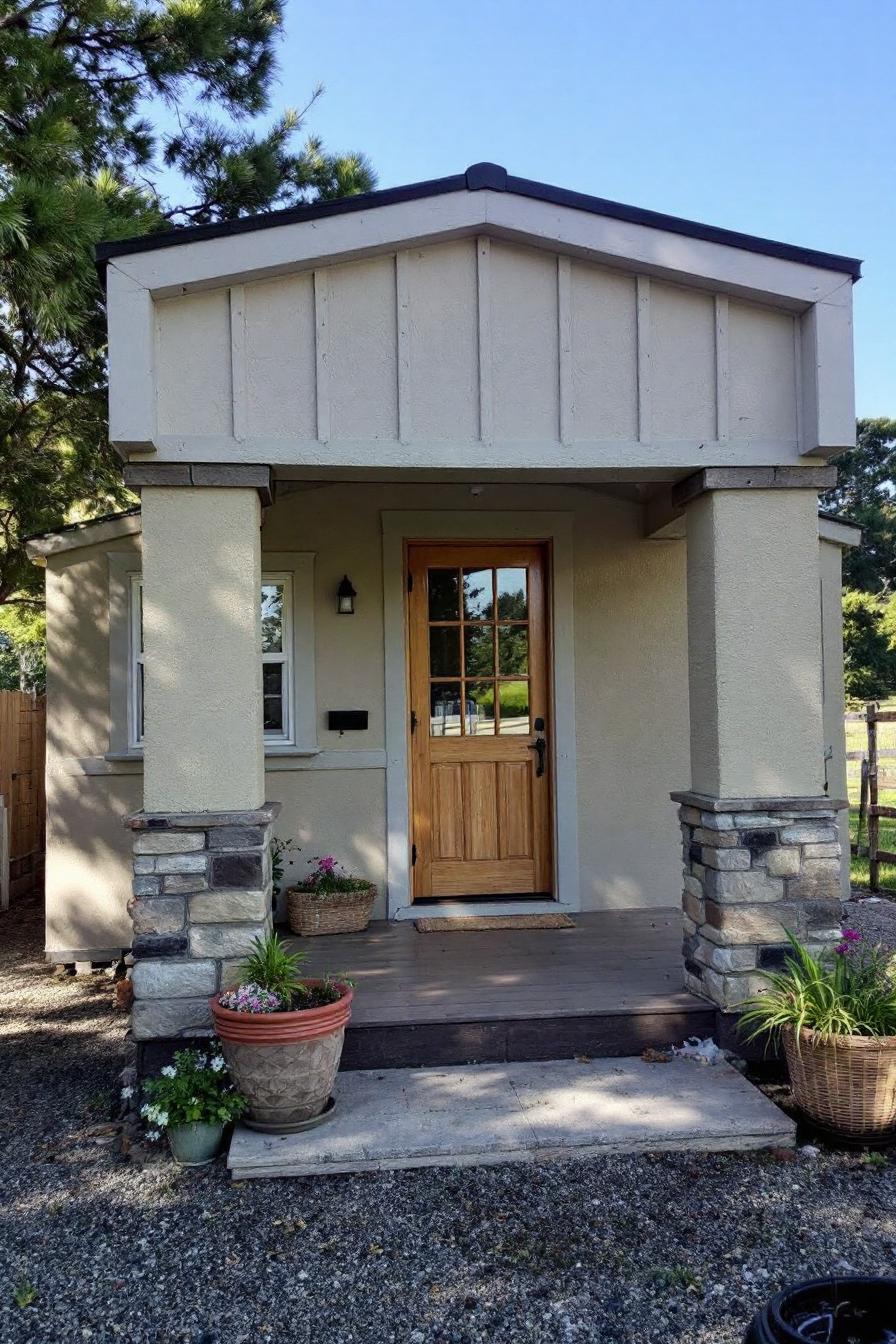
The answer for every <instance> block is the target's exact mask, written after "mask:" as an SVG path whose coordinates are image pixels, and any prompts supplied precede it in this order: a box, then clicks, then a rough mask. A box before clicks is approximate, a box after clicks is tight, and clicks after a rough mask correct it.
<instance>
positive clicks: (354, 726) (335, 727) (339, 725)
mask: <svg viewBox="0 0 896 1344" xmlns="http://www.w3.org/2000/svg"><path fill="white" fill-rule="evenodd" d="M327 727H328V728H329V730H330V732H331V733H350V732H357V731H358V730H359V729H361V728H366V727H367V710H366V709H330V710H328V711H327Z"/></svg>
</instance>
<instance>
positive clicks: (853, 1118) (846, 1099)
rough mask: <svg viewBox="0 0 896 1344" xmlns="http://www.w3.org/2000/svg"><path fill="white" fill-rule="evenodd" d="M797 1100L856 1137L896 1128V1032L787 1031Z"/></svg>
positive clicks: (833, 1126) (823, 1121)
mask: <svg viewBox="0 0 896 1344" xmlns="http://www.w3.org/2000/svg"><path fill="white" fill-rule="evenodd" d="M782 1037H783V1044H784V1053H785V1055H786V1057H787V1068H788V1070H789V1072H790V1082H791V1086H792V1087H793V1095H794V1099H795V1100H796V1103H797V1105H798V1106H800V1107H801V1108H802V1109H803V1110H804V1111H805V1112H806V1114H807V1115H808V1116H809V1117H810V1118H811V1119H812V1120H816V1121H818V1123H819V1124H822V1125H825V1126H827V1127H828V1128H829V1129H833V1130H836V1131H837V1132H838V1133H840V1134H844V1135H846V1136H848V1137H851V1138H859V1137H863V1136H868V1137H871V1136H873V1135H879V1134H885V1133H887V1131H888V1130H892V1129H893V1128H894V1127H896V1036H830V1037H825V1036H819V1035H818V1034H817V1033H816V1032H814V1031H810V1030H809V1029H808V1028H806V1027H804V1028H803V1029H802V1031H801V1032H800V1042H799V1049H798V1048H797V1040H796V1033H795V1032H794V1031H793V1030H792V1029H791V1030H789V1031H784V1032H782Z"/></svg>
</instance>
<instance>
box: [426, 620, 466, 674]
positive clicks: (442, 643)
mask: <svg viewBox="0 0 896 1344" xmlns="http://www.w3.org/2000/svg"><path fill="white" fill-rule="evenodd" d="M429 675H430V676H431V677H459V676H460V626H459V625H431V626H430V627H429Z"/></svg>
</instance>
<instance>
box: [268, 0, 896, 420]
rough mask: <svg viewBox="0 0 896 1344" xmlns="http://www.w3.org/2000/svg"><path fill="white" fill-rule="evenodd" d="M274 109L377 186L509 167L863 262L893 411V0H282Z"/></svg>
mask: <svg viewBox="0 0 896 1344" xmlns="http://www.w3.org/2000/svg"><path fill="white" fill-rule="evenodd" d="M286 29H287V31H286V38H285V42H284V44H283V48H282V57H281V61H282V69H281V76H280V90H279V94H280V98H279V101H280V102H281V103H286V104H292V105H296V106H301V105H302V104H303V103H304V101H305V97H306V95H307V92H308V90H309V89H310V87H311V86H312V85H313V84H314V83H316V82H317V81H322V82H323V83H324V84H325V85H326V95H325V97H324V98H323V99H322V101H321V102H320V103H319V104H318V105H317V107H316V108H315V109H314V111H313V114H312V117H311V120H310V123H309V127H310V129H313V130H314V131H315V132H319V133H320V134H321V135H322V136H323V137H324V140H325V142H326V143H327V145H328V146H329V147H331V148H334V149H336V148H340V149H349V148H358V149H363V150H364V151H366V153H367V154H368V155H369V156H370V157H371V159H372V160H373V163H374V166H375V167H376V169H377V172H378V174H379V183H380V185H381V186H393V185H397V184H399V183H403V182H413V181H418V180H420V179H422V178H427V177H438V176H442V175H444V174H448V173H456V172H460V171H462V170H463V169H464V168H465V167H467V165H468V164H470V163H474V162H476V161H477V160H480V159H491V160H493V161H496V162H498V163H502V164H504V165H505V167H506V168H507V169H508V170H509V171H510V172H513V173H517V174H520V175H522V176H525V177H533V178H538V179H541V180H542V181H546V182H552V183H556V184H557V185H560V186H566V187H571V188H574V189H576V190H580V191H585V192H590V193H593V194H595V195H599V196H606V197H610V198H611V199H615V200H620V201H626V202H628V203H630V204H634V205H641V206H646V207H648V208H650V209H654V210H663V211H666V212H668V213H670V214H678V215H684V216H687V217H689V218H692V219H698V220H705V221H707V222H709V223H713V224H719V225H724V226H727V227H730V228H736V229H741V230H744V231H745V232H748V233H757V234H762V235H765V236H767V237H770V238H779V239H782V240H784V241H787V242H794V243H801V244H804V245H806V246H809V247H817V248H822V249H825V250H827V251H832V252H841V253H846V254H849V255H851V256H858V257H861V258H863V259H864V261H865V267H864V273H865V278H864V279H863V280H862V281H860V282H859V284H858V286H857V287H856V292H855V301H856V381H857V406H858V413H859V414H860V415H884V414H889V415H892V416H896V339H894V333H893V313H894V309H896V173H894V167H896V164H894V158H896V155H894V145H896V82H894V80H893V78H892V74H891V70H890V67H889V58H890V55H891V54H892V51H893V50H894V46H896V3H893V0H842V3H835V2H833V0H751V3H741V0H715V2H714V3H708V2H707V0H591V3H587V2H585V0H565V2H564V3H560V4H556V3H555V4H549V3H544V0H541V3H534V2H533V0H514V2H513V3H511V0H478V2H475V0H449V2H448V3H445V0H442V3H435V0H367V3H363V0H326V3H313V4H312V3H308V2H307V0H288V9H287V20H286Z"/></svg>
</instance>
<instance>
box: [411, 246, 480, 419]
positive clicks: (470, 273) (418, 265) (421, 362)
mask: <svg viewBox="0 0 896 1344" xmlns="http://www.w3.org/2000/svg"><path fill="white" fill-rule="evenodd" d="M403 263H404V266H405V268H406V276H407V305H408V310H407V322H408V365H409V367H408V403H409V404H408V407H407V416H406V420H405V408H404V407H403V408H402V436H403V437H405V438H407V437H412V438H415V439H455V440H456V439H476V438H478V435H479V354H478V342H477V321H478V318H477V280H476V242H475V240H474V239H472V238H470V239H465V240H464V241H463V242H459V243H445V244H443V245H441V246H439V247H429V248H425V249H421V250H418V251H413V252H406V253H404V254H403Z"/></svg>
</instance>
